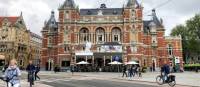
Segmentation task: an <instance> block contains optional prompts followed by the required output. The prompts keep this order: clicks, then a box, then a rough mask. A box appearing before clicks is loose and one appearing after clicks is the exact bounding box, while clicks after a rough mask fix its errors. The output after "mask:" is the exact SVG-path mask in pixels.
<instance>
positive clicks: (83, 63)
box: [76, 61, 90, 65]
mask: <svg viewBox="0 0 200 87" xmlns="http://www.w3.org/2000/svg"><path fill="white" fill-rule="evenodd" d="M76 64H78V65H87V64H90V63H88V62H85V61H81V62H78V63H76Z"/></svg>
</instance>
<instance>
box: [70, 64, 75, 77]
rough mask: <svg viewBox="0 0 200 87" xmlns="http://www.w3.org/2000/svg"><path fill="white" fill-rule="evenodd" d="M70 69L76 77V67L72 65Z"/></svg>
mask: <svg viewBox="0 0 200 87" xmlns="http://www.w3.org/2000/svg"><path fill="white" fill-rule="evenodd" d="M70 68H71V73H72V75H74V71H75V66H74V65H72V66H71V67H70Z"/></svg>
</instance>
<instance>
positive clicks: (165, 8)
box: [0, 0, 200, 36]
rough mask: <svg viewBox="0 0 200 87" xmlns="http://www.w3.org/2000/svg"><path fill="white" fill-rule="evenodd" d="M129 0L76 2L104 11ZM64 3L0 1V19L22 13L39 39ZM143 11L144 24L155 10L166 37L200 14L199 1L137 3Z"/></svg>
mask: <svg viewBox="0 0 200 87" xmlns="http://www.w3.org/2000/svg"><path fill="white" fill-rule="evenodd" d="M127 1H128V0H75V3H76V5H78V6H79V8H98V7H99V6H100V4H101V3H105V4H106V5H107V7H108V8H109V7H110V8H114V7H122V6H123V4H126V2H127ZM63 2H64V0H0V16H19V15H20V13H21V12H22V13H23V17H24V20H25V22H26V25H27V28H28V29H29V30H31V31H32V32H34V33H36V34H39V35H41V30H42V27H43V26H44V21H45V20H48V19H49V17H50V13H51V11H52V10H54V11H55V12H56V18H58V7H59V6H60V5H61V4H63ZM138 2H139V3H142V5H143V7H144V20H148V19H150V16H149V15H150V14H151V10H152V9H153V8H155V9H156V13H157V16H158V17H159V18H162V19H163V23H164V26H165V29H166V33H165V35H166V36H168V35H169V34H170V32H171V29H172V28H173V27H175V26H176V25H178V24H184V23H185V21H186V20H188V19H190V18H191V17H193V16H194V15H195V14H197V13H200V5H199V4H200V0H138Z"/></svg>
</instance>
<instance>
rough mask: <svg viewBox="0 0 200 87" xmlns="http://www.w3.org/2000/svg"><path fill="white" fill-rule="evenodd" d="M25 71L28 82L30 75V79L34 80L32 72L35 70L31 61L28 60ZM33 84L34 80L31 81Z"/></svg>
mask: <svg viewBox="0 0 200 87" xmlns="http://www.w3.org/2000/svg"><path fill="white" fill-rule="evenodd" d="M26 71H27V72H28V76H27V77H28V82H30V81H29V80H30V75H32V76H33V77H32V79H33V80H34V73H35V71H36V69H35V66H34V65H33V61H32V60H30V61H29V64H28V66H27V67H26ZM33 85H34V81H33Z"/></svg>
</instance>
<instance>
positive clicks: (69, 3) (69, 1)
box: [60, 0, 76, 9]
mask: <svg viewBox="0 0 200 87" xmlns="http://www.w3.org/2000/svg"><path fill="white" fill-rule="evenodd" d="M66 7H67V8H75V7H76V4H75V2H74V0H65V2H64V4H63V5H62V6H61V7H60V9H64V8H66Z"/></svg>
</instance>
